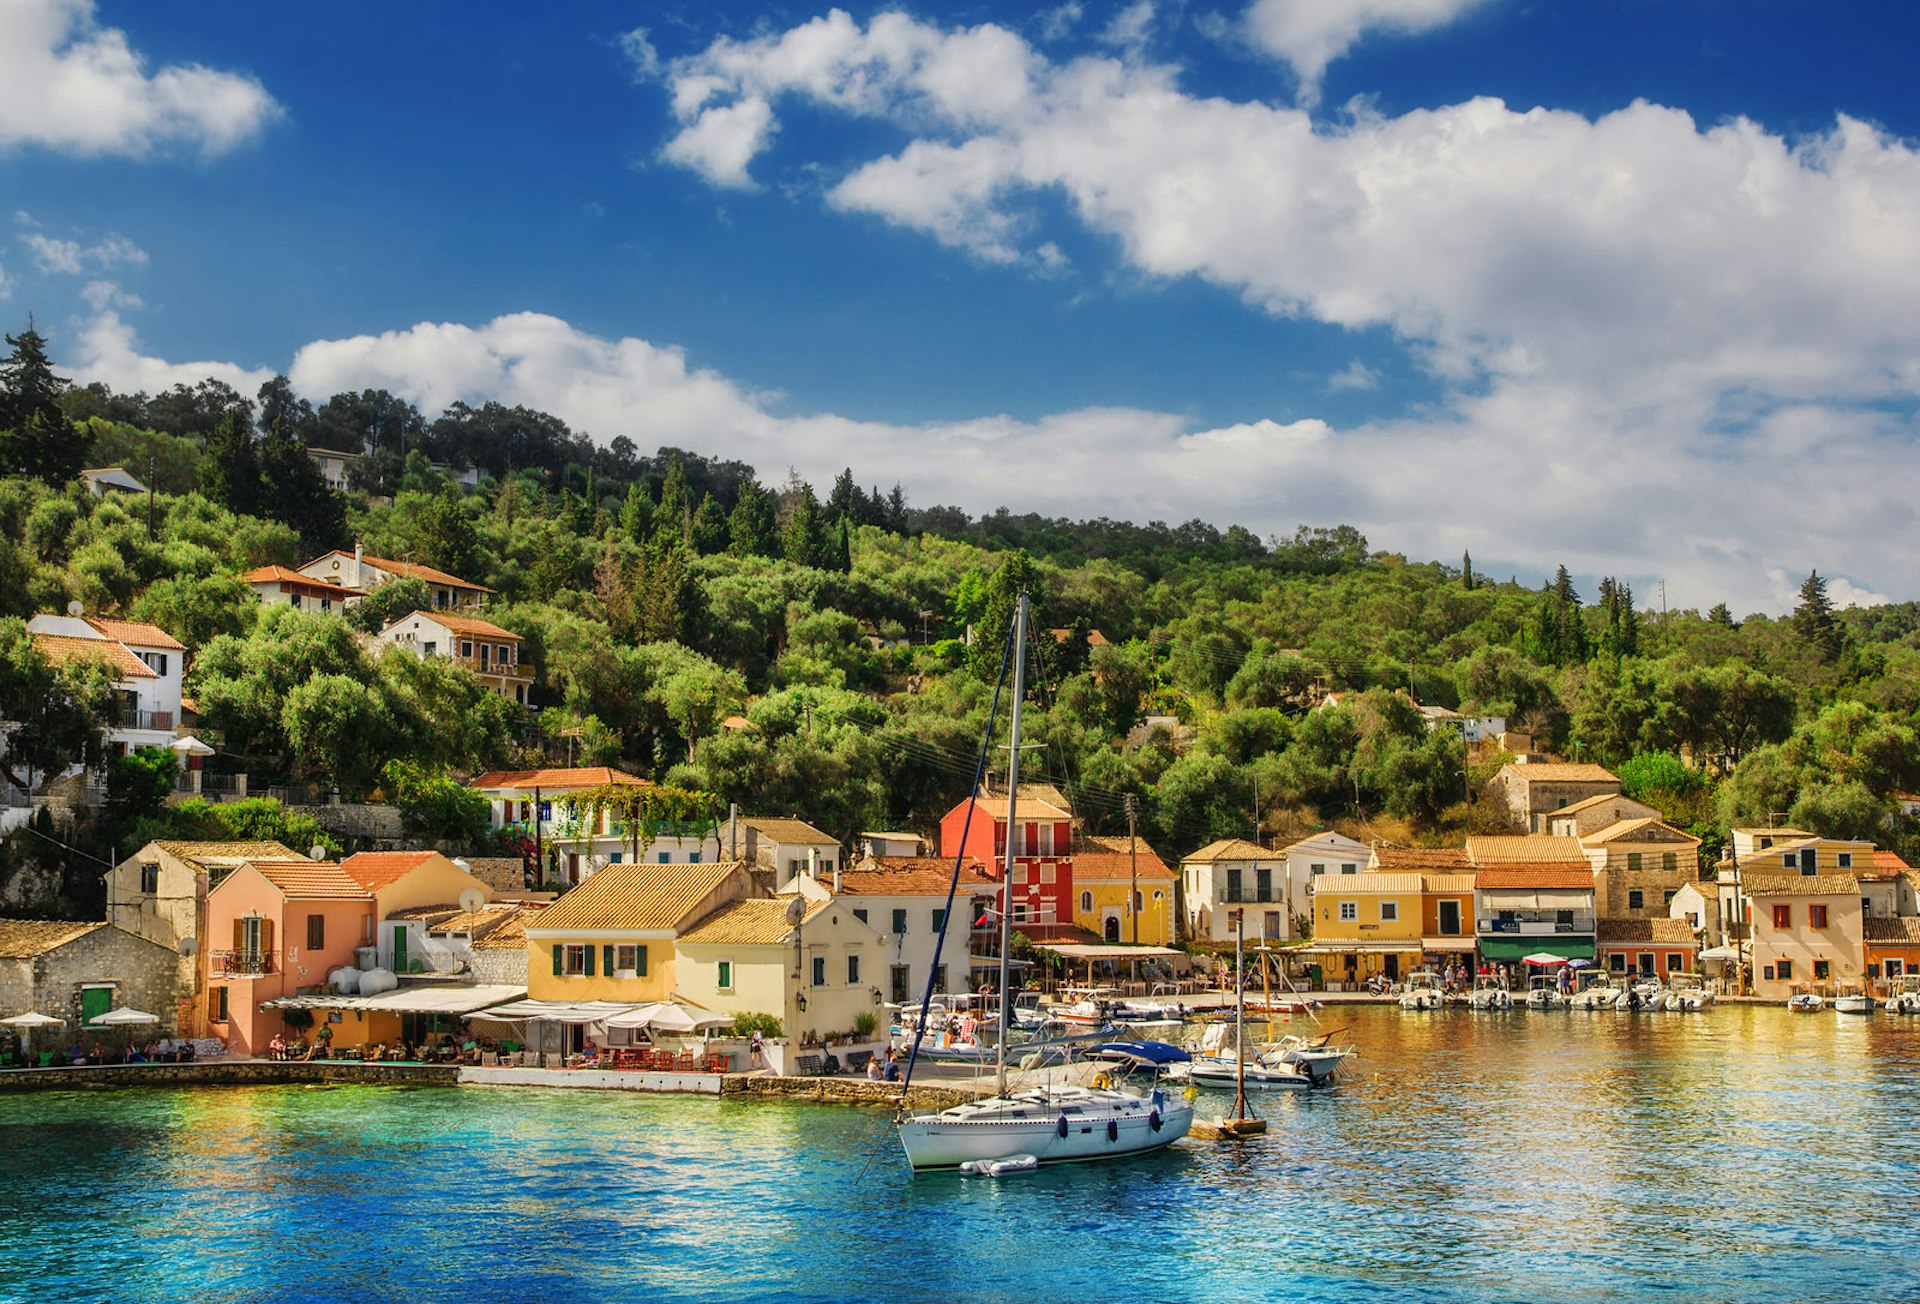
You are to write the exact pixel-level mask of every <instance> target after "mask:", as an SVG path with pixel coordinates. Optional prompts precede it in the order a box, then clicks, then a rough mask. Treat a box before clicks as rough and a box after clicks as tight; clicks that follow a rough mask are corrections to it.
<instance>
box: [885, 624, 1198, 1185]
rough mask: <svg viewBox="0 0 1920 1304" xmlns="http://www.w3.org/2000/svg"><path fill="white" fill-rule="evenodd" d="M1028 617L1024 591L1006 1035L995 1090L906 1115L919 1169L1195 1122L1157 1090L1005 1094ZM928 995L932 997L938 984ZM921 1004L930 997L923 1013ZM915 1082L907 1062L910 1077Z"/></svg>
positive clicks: (1102, 1154)
mask: <svg viewBox="0 0 1920 1304" xmlns="http://www.w3.org/2000/svg"><path fill="white" fill-rule="evenodd" d="M1027 620H1028V616H1027V595H1026V594H1024V593H1022V594H1020V595H1019V598H1018V599H1017V601H1016V602H1015V604H1014V617H1013V708H1012V712H1011V716H1012V723H1011V733H1012V743H1011V749H1010V752H1009V756H1010V760H1009V761H1008V764H1007V839H1006V853H1005V862H1004V864H1003V866H1002V873H1001V879H1000V912H999V913H1000V978H999V988H998V990H999V994H1000V1010H999V1019H1000V1035H999V1036H998V1037H996V1038H995V1039H994V1044H995V1053H994V1094H993V1095H992V1096H990V1097H987V1098H986V1099H984V1100H975V1101H970V1102H969V1103H967V1104H964V1105H957V1106H955V1107H954V1108H952V1109H944V1110H941V1111H940V1112H939V1113H936V1114H910V1115H906V1116H904V1117H902V1118H900V1119H899V1120H898V1130H899V1133H900V1145H901V1148H902V1149H903V1150H905V1151H906V1155H907V1162H908V1164H910V1165H911V1166H912V1167H913V1168H914V1170H915V1171H916V1172H917V1171H921V1170H924V1169H939V1168H959V1169H963V1170H964V1171H968V1172H977V1173H998V1172H1002V1171H1020V1170H1021V1169H1024V1168H1026V1167H1029V1166H1030V1165H1029V1163H1028V1162H1027V1161H1028V1160H1031V1161H1032V1163H1034V1164H1057V1163H1073V1162H1084V1161H1087V1160H1094V1159H1113V1158H1118V1157H1119V1156H1121V1155H1131V1154H1139V1153H1141V1152H1142V1151H1146V1150H1157V1149H1159V1148H1160V1147H1161V1146H1166V1145H1172V1144H1173V1143H1174V1142H1175V1141H1178V1140H1179V1139H1180V1138H1181V1137H1183V1136H1185V1135H1186V1134H1187V1131H1188V1129H1189V1128H1191V1127H1192V1126H1193V1106H1192V1105H1190V1104H1188V1103H1187V1102H1186V1101H1185V1100H1184V1099H1180V1098H1178V1097H1176V1096H1173V1095H1171V1094H1170V1093H1169V1092H1167V1091H1166V1090H1165V1089H1164V1088H1162V1087H1159V1086H1155V1087H1153V1088H1152V1089H1151V1090H1150V1091H1149V1092H1148V1093H1147V1094H1146V1095H1141V1094H1138V1093H1136V1092H1133V1091H1128V1090H1124V1089H1122V1088H1119V1087H1089V1086H1079V1085H1068V1084H1057V1085H1047V1086H1039V1087H1032V1088H1029V1089H1027V1090H1023V1091H1013V1092H1010V1091H1009V1090H1008V1084H1007V1045H1008V1043H1009V1041H1011V1037H1010V1033H1011V1031H1012V1028H1011V1024H1012V1021H1013V1001H1012V999H1011V998H1010V996H1009V994H1008V979H1009V972H1008V970H1009V965H1008V954H1009V952H1010V951H1011V950H1012V941H1013V922H1012V921H1013V868H1014V855H1015V848H1016V842H1017V839H1016V836H1015V834H1016V831H1017V830H1018V829H1019V828H1020V823H1019V821H1018V820H1017V819H1016V818H1015V816H1016V814H1017V811H1018V807H1017V805H1016V803H1017V801H1018V799H1019V790H1020V706H1021V698H1022V697H1024V696H1025V694H1026V678H1027V676H1026V668H1027V660H1026V655H1027ZM989 728H991V725H989ZM977 789H978V785H977V784H976V791H977ZM956 872H957V871H956ZM949 917H951V915H949ZM936 962H937V961H936ZM926 999H927V1000H931V999H932V993H931V985H929V990H928V995H927V998H926ZM924 1007H925V1001H923V1003H922V1009H923V1013H924ZM911 1077H912V1060H911V1058H909V1060H908V1080H909V1081H911ZM904 1096H905V1092H904V1088H903V1091H902V1098H903V1099H904Z"/></svg>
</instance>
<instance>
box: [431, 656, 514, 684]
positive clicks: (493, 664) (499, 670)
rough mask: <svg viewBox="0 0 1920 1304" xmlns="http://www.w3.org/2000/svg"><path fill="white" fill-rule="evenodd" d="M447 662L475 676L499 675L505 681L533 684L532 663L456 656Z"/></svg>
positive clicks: (495, 658) (496, 658)
mask: <svg viewBox="0 0 1920 1304" xmlns="http://www.w3.org/2000/svg"><path fill="white" fill-rule="evenodd" d="M447 660H449V661H452V662H455V663H456V664H459V665H463V666H465V667H466V668H467V669H469V670H471V671H473V673H474V674H476V675H499V676H501V677H502V678H505V679H521V680H525V681H526V682H527V683H529V684H531V683H532V682H533V678H534V676H533V662H531V661H502V660H500V659H499V658H498V657H463V656H460V655H458V654H455V655H453V656H450V657H448V658H447Z"/></svg>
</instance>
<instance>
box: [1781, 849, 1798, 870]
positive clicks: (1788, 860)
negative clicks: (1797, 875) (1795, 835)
mask: <svg viewBox="0 0 1920 1304" xmlns="http://www.w3.org/2000/svg"><path fill="white" fill-rule="evenodd" d="M1780 863H1781V865H1782V866H1784V867H1785V868H1787V869H1792V868H1794V867H1795V866H1796V865H1798V864H1799V863H1800V862H1799V860H1798V859H1796V858H1795V856H1794V854H1793V853H1792V852H1791V851H1789V852H1788V853H1787V854H1786V855H1784V856H1782V857H1780Z"/></svg>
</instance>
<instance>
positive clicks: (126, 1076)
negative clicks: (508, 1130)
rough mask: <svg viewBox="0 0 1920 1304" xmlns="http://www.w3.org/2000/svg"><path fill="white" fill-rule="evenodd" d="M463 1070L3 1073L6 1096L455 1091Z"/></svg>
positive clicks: (237, 1065) (208, 1068) (0, 1083)
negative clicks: (300, 1087)
mask: <svg viewBox="0 0 1920 1304" xmlns="http://www.w3.org/2000/svg"><path fill="white" fill-rule="evenodd" d="M459 1075H460V1070H459V1068H458V1066H456V1065H452V1064H349V1063H335V1062H313V1063H309V1062H307V1061H305V1060H284V1061H274V1060H239V1061H234V1062H232V1063H225V1062H221V1061H218V1060H215V1061H211V1062H209V1061H198V1062H195V1063H192V1064H83V1065H80V1066H79V1067H77V1068H63V1069H11V1070H7V1071H4V1072H0V1094H4V1093H6V1092H9V1091H75V1090H87V1089H90V1088H117V1087H257V1086H284V1085H287V1084H291V1083H308V1082H359V1083H372V1084H376V1085H382V1086H408V1087H450V1086H452V1085H454V1083H455V1082H456V1081H458V1079H459Z"/></svg>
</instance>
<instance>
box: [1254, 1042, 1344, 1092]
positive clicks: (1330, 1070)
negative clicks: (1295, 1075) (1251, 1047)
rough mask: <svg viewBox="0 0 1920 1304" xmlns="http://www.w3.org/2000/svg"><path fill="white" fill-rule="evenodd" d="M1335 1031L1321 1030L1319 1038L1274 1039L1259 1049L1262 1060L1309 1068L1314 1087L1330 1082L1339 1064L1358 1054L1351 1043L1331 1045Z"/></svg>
mask: <svg viewBox="0 0 1920 1304" xmlns="http://www.w3.org/2000/svg"><path fill="white" fill-rule="evenodd" d="M1332 1041H1333V1034H1332V1033H1330V1032H1328V1033H1322V1034H1321V1035H1320V1036H1318V1037H1294V1036H1287V1037H1282V1038H1281V1039H1280V1040H1279V1041H1276V1042H1271V1043H1269V1044H1268V1045H1267V1046H1265V1047H1263V1048H1262V1049H1261V1052H1260V1062H1261V1063H1263V1064H1267V1065H1280V1064H1295V1065H1298V1066H1299V1067H1301V1068H1303V1069H1305V1070H1306V1071H1307V1074H1308V1076H1310V1077H1311V1078H1312V1079H1313V1083H1314V1085H1315V1086H1319V1085H1321V1084H1322V1083H1325V1082H1329V1081H1331V1080H1332V1079H1333V1076H1334V1074H1336V1073H1338V1072H1339V1071H1340V1066H1341V1065H1342V1064H1344V1063H1346V1062H1347V1061H1348V1060H1349V1059H1352V1058H1353V1056H1354V1054H1355V1053H1356V1052H1355V1050H1354V1048H1353V1047H1352V1046H1335V1045H1332V1044H1331V1043H1332Z"/></svg>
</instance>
